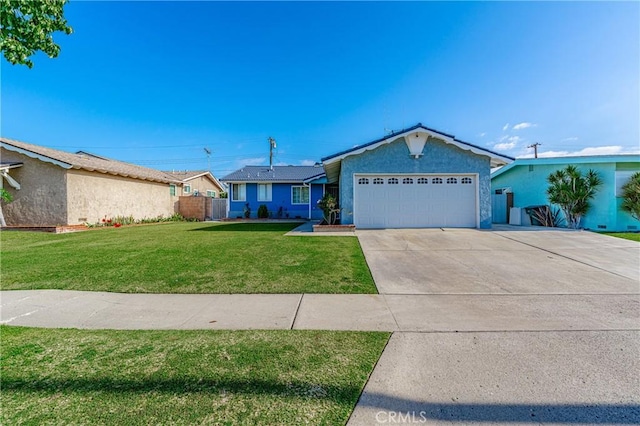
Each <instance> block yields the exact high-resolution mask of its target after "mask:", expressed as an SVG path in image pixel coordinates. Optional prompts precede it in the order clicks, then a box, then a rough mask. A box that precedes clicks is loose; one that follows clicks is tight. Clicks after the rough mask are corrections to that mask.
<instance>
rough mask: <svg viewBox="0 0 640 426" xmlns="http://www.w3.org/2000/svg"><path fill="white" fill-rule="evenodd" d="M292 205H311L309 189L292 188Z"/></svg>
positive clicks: (303, 187) (302, 187)
mask: <svg viewBox="0 0 640 426" xmlns="http://www.w3.org/2000/svg"><path fill="white" fill-rule="evenodd" d="M291 204H309V187H308V186H292V187H291Z"/></svg>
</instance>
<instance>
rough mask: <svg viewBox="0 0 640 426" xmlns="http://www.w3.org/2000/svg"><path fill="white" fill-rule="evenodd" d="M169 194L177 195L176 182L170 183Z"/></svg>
mask: <svg viewBox="0 0 640 426" xmlns="http://www.w3.org/2000/svg"><path fill="white" fill-rule="evenodd" d="M169 195H171V196H172V197H175V196H176V186H175V185H174V184H171V185H169Z"/></svg>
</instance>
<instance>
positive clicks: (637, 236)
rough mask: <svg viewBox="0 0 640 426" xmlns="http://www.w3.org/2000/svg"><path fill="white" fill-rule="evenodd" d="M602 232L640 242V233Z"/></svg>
mask: <svg viewBox="0 0 640 426" xmlns="http://www.w3.org/2000/svg"><path fill="white" fill-rule="evenodd" d="M603 234H605V235H610V236H612V237H617V238H624V239H625V240H631V241H638V242H640V233H638V232H603Z"/></svg>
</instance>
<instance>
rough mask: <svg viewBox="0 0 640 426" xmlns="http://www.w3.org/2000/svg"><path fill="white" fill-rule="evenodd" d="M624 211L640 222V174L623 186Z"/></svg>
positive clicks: (632, 176)
mask: <svg viewBox="0 0 640 426" xmlns="http://www.w3.org/2000/svg"><path fill="white" fill-rule="evenodd" d="M621 207H622V210H624V211H625V212H627V213H629V214H630V215H631V216H633V217H634V218H635V219H636V220H640V172H635V173H634V174H632V175H631V177H630V178H629V180H628V181H627V183H625V184H624V185H622V206H621Z"/></svg>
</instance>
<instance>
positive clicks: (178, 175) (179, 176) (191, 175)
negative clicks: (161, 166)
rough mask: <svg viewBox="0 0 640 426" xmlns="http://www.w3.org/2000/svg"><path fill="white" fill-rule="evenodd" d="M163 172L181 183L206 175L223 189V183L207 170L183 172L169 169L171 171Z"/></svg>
mask: <svg viewBox="0 0 640 426" xmlns="http://www.w3.org/2000/svg"><path fill="white" fill-rule="evenodd" d="M164 173H166V174H167V175H168V176H169V177H171V178H172V179H176V180H179V181H180V182H182V183H187V182H189V181H191V180H193V179H197V178H199V177H206V178H207V179H209V180H210V181H211V182H213V184H214V185H216V186H217V187H218V188H219V189H220V190H221V191H224V190H225V188H224V185H222V183H221V182H220V181H219V180H218V179H217V178H216V177H215V176H214V175H213V173H211V172H210V171H207V170H195V171H186V170H185V171H183V172H176V171H171V172H164Z"/></svg>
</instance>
